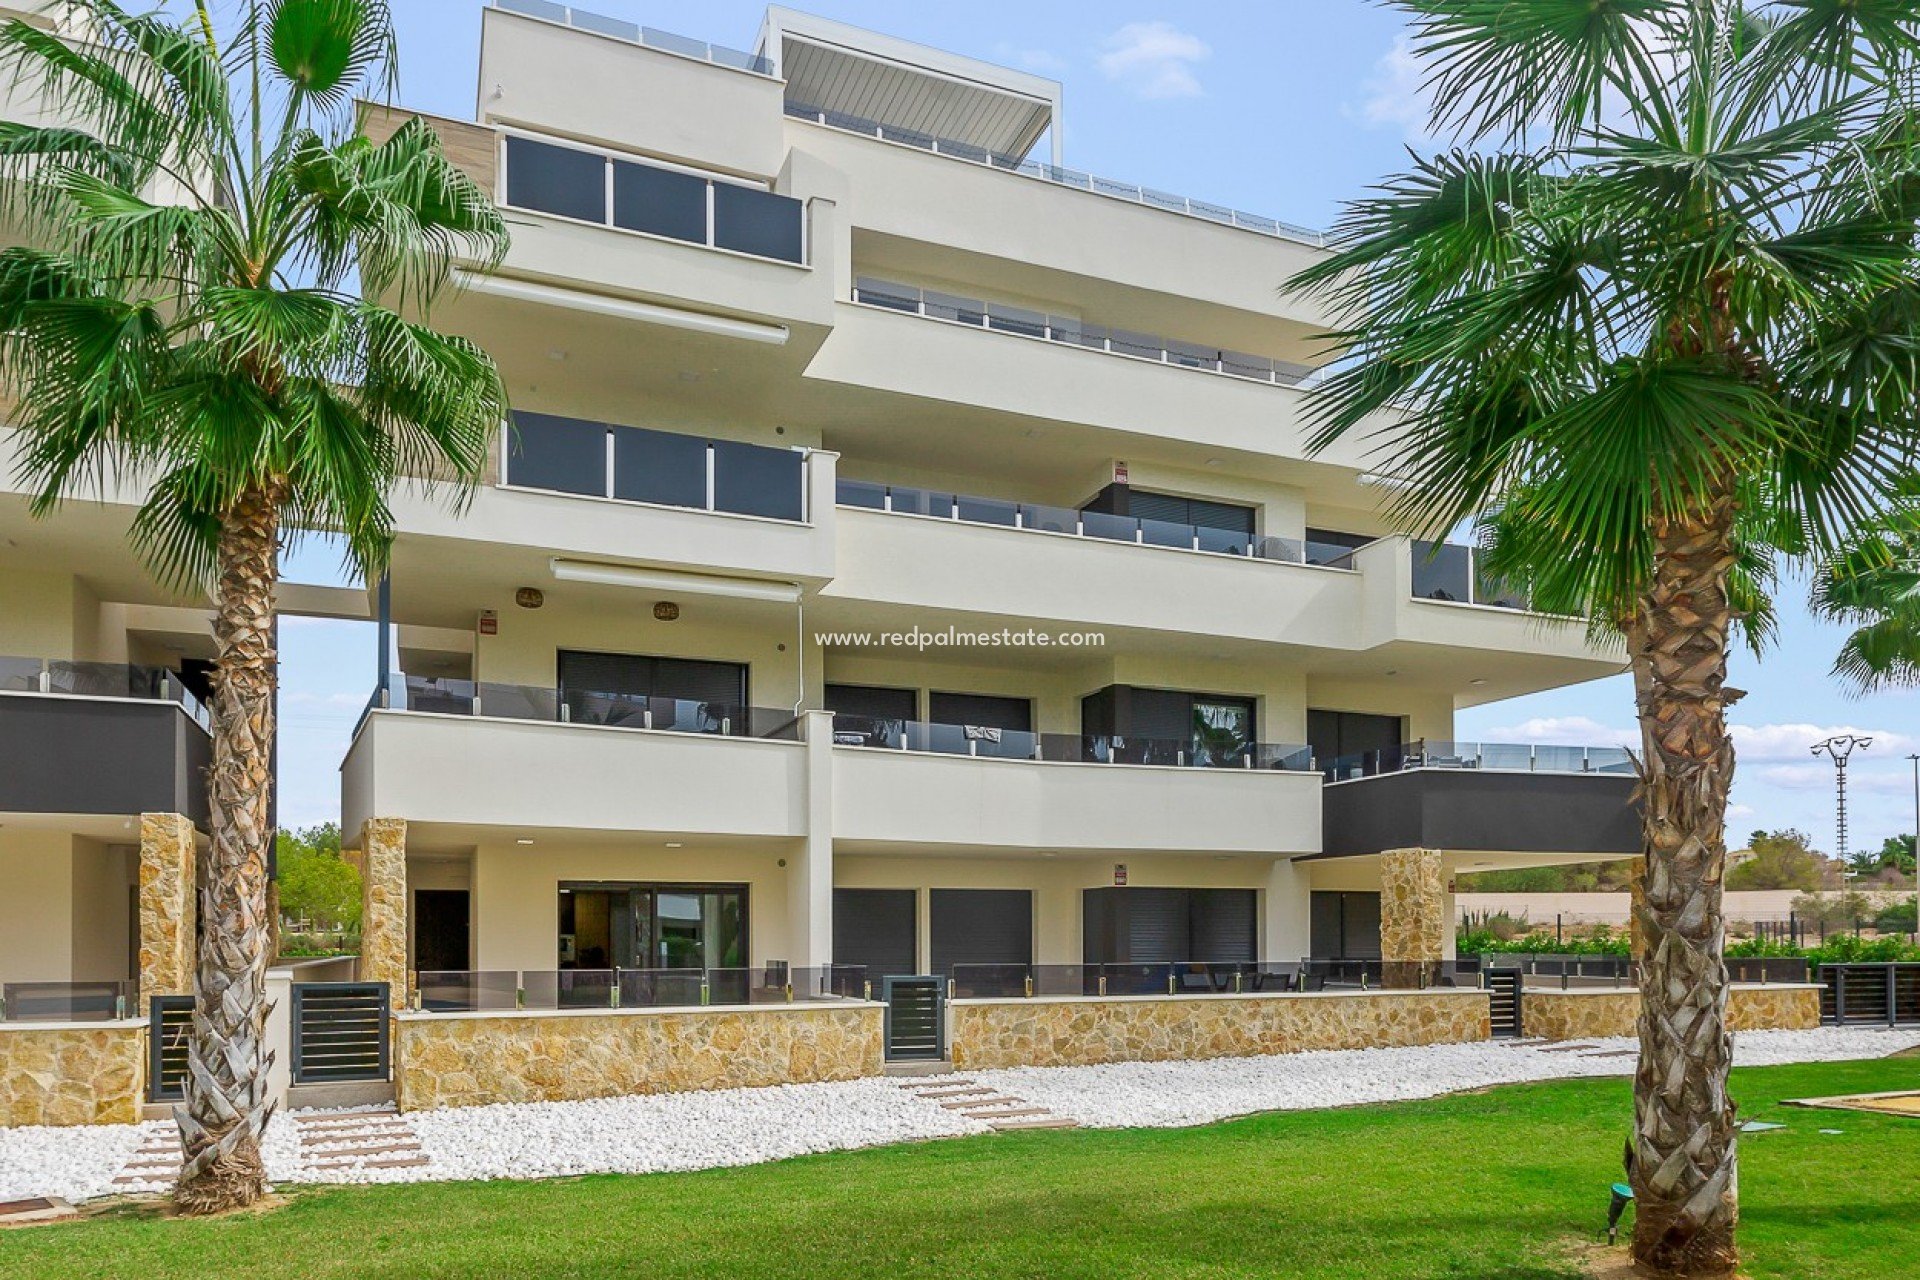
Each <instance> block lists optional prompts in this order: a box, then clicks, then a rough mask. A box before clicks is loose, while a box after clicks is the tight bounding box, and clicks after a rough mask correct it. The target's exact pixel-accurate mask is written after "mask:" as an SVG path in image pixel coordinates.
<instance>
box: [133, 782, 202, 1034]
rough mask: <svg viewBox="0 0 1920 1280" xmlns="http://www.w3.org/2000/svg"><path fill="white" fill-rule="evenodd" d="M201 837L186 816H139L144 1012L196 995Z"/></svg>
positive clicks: (142, 1014)
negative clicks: (158, 1000) (152, 1001)
mask: <svg viewBox="0 0 1920 1280" xmlns="http://www.w3.org/2000/svg"><path fill="white" fill-rule="evenodd" d="M198 838H199V836H198V833H197V832H196V831H195V830H194V827H193V822H192V820H191V819H189V818H188V817H187V816H186V815H185V814H182V813H143V814H141V815H140V897H139V902H140V921H139V924H140V933H139V936H140V1008H139V1009H138V1010H137V1011H135V1012H134V1016H135V1017H145V1016H146V1012H147V1000H148V998H149V997H151V996H180V995H190V994H192V992H193V961H194V955H193V953H194V943H195V938H194V921H195V919H196V918H197V913H196V911H195V907H194V902H195V897H194V889H193V880H194V876H193V867H194V857H195V845H196V843H197V841H198Z"/></svg>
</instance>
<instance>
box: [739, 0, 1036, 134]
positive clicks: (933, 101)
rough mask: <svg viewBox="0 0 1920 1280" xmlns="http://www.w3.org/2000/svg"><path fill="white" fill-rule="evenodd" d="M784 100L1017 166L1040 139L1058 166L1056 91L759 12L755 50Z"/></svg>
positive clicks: (953, 58) (811, 19)
mask: <svg viewBox="0 0 1920 1280" xmlns="http://www.w3.org/2000/svg"><path fill="white" fill-rule="evenodd" d="M755 51H756V52H757V53H759V54H760V55H761V56H763V57H765V58H767V59H768V60H769V61H770V62H771V63H772V64H773V74H774V75H775V76H778V77H779V78H781V79H783V80H785V81H786V82H787V100H788V101H789V102H797V103H802V104H804V105H806V106H809V107H816V108H819V109H821V110H825V111H838V112H842V113H844V114H846V115H851V116H859V117H861V118H863V119H867V120H872V121H874V122H875V123H878V124H882V125H894V126H897V127H899V128H902V129H911V130H914V131H916V132H919V133H924V134H930V135H932V136H933V137H936V138H942V139H951V140H953V141H955V142H963V143H966V144H967V145H969V146H974V147H981V148H984V149H986V150H988V151H991V152H993V153H994V154H995V155H1002V156H1012V157H1015V158H1017V159H1022V160H1024V159H1025V158H1026V156H1027V153H1028V152H1029V151H1031V150H1032V149H1033V146H1034V144H1035V143H1036V142H1038V141H1039V140H1040V135H1041V134H1043V133H1047V134H1049V135H1050V137H1051V140H1052V146H1053V163H1054V164H1055V165H1056V166H1057V165H1059V164H1060V163H1061V152H1060V82H1059V81H1057V80H1048V79H1046V78H1045V77H1042V76H1036V75H1031V74H1029V73H1027V72H1025V71H1015V70H1013V69H1011V68H1009V67H998V66H995V65H993V64H992V63H990V62H981V61H978V60H976V59H973V58H963V57H961V56H960V55H958V54H953V53H947V52H944V51H943V50H940V49H931V48H928V47H927V46H926V45H920V44H914V43H913V42H912V41H910V40H900V39H896V38H895V37H893V36H887V35H881V34H880V33H879V32H876V31H867V30H865V29H863V28H861V27H855V26H850V25H848V24H847V23H844V22H835V21H833V20H831V19H829V18H820V17H815V16H814V15H813V14H810V13H801V12H799V11H797V10H794V9H786V8H782V7H781V6H779V5H769V6H768V7H767V16H766V20H765V22H764V23H763V24H762V25H761V28H760V41H759V45H758V48H757V49H756V50H755Z"/></svg>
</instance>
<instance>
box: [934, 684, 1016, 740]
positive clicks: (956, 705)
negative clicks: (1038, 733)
mask: <svg viewBox="0 0 1920 1280" xmlns="http://www.w3.org/2000/svg"><path fill="white" fill-rule="evenodd" d="M927 718H928V719H929V720H931V721H933V722H934V723H935V724H966V725H977V726H980V727H983V728H988V729H1017V730H1019V731H1020V732H1022V733H1028V732H1031V731H1032V729H1033V702H1032V700H1031V699H1028V698H1002V697H996V696H994V695H992V694H985V693H932V694H928V695H927Z"/></svg>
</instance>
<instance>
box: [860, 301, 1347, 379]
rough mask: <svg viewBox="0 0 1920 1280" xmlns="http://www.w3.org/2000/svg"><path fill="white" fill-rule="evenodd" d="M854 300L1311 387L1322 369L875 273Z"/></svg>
mask: <svg viewBox="0 0 1920 1280" xmlns="http://www.w3.org/2000/svg"><path fill="white" fill-rule="evenodd" d="M853 300H854V301H855V302H858V303H863V304H865V305H867V306H870V307H879V308H881V309H883V310H886V311H899V312H903V313H905V314H907V315H916V316H921V317H923V318H925V319H928V320H942V321H945V322H947V323H949V324H963V325H967V326H970V327H972V328H975V329H986V330H988V331H990V332H992V333H1000V334H1007V335H1010V336H1013V337H1018V338H1029V339H1036V340H1039V341H1041V342H1057V343H1060V344H1062V345H1064V346H1068V347H1074V348H1077V349H1079V350H1082V351H1097V352H1100V353H1101V354H1103V355H1110V356H1120V357H1123V358H1125V359H1128V360H1144V361H1146V362H1148V363H1150V364H1160V365H1167V366H1169V367H1171V368H1176V369H1193V370H1197V371H1200V372H1203V373H1213V374H1220V375H1222V376H1225V377H1229V378H1244V379H1246V380H1247V381H1249V382H1264V383H1268V384H1269V385H1273V386H1282V387H1305V386H1311V385H1313V384H1314V382H1315V381H1317V377H1316V371H1315V370H1314V369H1313V368H1312V367H1311V366H1308V365H1304V364H1292V363H1289V362H1288V361H1285V360H1273V359H1269V358H1268V357H1266V356H1256V355H1249V354H1247V353H1246V352H1244V351H1226V350H1222V349H1220V348H1218V347H1206V346H1201V345H1199V344H1197V343H1192V342H1181V341H1178V340H1176V339H1173V338H1162V337H1157V336H1155V335H1153V334H1149V333H1134V332H1132V331H1130V330H1126V329H1113V328H1108V327H1105V326H1103V325H1096V324H1088V323H1086V322H1085V321H1082V320H1078V319H1075V318H1074V317H1071V316H1055V315H1048V314H1046V313H1045V312H1041V311H1033V310H1030V309H1028V308H1025V307H1013V306H1007V305H1004V304H1002V303H997V302H985V301H982V300H980V299H978V298H967V297H962V296H960V295H958V294H951V293H941V292H939V291H937V290H934V289H919V288H915V287H914V286H913V285H908V284H896V283H894V282H892V281H890V280H879V279H875V278H873V277H871V276H861V277H860V278H859V279H858V280H857V281H856V282H855V283H854V288H853Z"/></svg>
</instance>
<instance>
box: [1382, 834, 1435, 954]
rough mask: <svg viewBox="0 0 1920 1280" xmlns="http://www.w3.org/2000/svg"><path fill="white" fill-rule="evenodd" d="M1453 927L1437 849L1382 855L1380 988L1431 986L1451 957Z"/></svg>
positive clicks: (1408, 850) (1393, 850)
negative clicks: (1449, 937)
mask: <svg viewBox="0 0 1920 1280" xmlns="http://www.w3.org/2000/svg"><path fill="white" fill-rule="evenodd" d="M1452 923H1453V922H1452V921H1450V920H1449V919H1447V911H1446V882H1445V880H1443V879H1442V878H1441V875H1440V851H1439V850H1438V849H1389V850H1387V851H1386V852H1385V853H1382V854H1381V855H1380V958H1381V960H1383V961H1384V962H1385V963H1384V964H1383V966H1382V969H1381V985H1383V986H1387V987H1414V988H1419V987H1423V986H1426V985H1427V984H1428V982H1430V981H1431V980H1432V978H1433V977H1434V974H1435V971H1436V969H1437V966H1438V965H1439V962H1440V959H1441V957H1442V956H1444V955H1445V954H1446V939H1447V933H1448V931H1449V930H1450V929H1451V927H1452Z"/></svg>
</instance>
